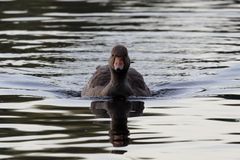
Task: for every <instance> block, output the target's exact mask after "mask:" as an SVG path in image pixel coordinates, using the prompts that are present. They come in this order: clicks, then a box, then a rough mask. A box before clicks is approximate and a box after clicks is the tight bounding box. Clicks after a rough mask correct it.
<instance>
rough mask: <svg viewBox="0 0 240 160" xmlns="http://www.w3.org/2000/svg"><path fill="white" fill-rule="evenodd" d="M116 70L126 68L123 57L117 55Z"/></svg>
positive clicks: (115, 60)
mask: <svg viewBox="0 0 240 160" xmlns="http://www.w3.org/2000/svg"><path fill="white" fill-rule="evenodd" d="M113 65H114V70H122V69H123V68H124V60H123V58H122V57H115V59H114V64H113Z"/></svg>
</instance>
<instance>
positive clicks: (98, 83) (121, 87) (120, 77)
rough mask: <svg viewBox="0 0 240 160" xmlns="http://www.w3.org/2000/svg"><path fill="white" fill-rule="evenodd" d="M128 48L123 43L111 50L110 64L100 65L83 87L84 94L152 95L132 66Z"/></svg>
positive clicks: (92, 95)
mask: <svg viewBox="0 0 240 160" xmlns="http://www.w3.org/2000/svg"><path fill="white" fill-rule="evenodd" d="M130 63H131V62H130V58H129V56H128V50H127V48H126V47H125V46H123V45H116V46H115V47H113V49H112V51H111V56H110V58H109V60H108V65H104V66H98V67H97V68H96V72H95V73H94V74H93V76H92V77H91V78H90V80H89V82H88V83H87V84H86V86H85V87H84V88H83V90H82V92H81V95H82V96H91V97H96V96H110V97H125V98H126V97H128V96H150V95H151V92H150V90H149V88H148V87H147V85H146V84H145V82H144V79H143V76H142V75H141V74H140V73H139V72H137V71H136V70H135V69H134V68H130Z"/></svg>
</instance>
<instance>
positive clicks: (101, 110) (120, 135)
mask: <svg viewBox="0 0 240 160" xmlns="http://www.w3.org/2000/svg"><path fill="white" fill-rule="evenodd" d="M143 110H144V102H142V101H127V100H115V99H113V100H109V101H94V102H92V103H91V111H92V113H94V114H95V115H96V117H97V118H109V117H110V118H111V123H110V131H109V136H110V141H111V143H112V144H113V146H114V147H122V146H127V145H128V144H129V142H130V139H129V137H128V136H129V134H130V132H129V130H128V126H127V121H128V117H136V116H141V115H142V113H143Z"/></svg>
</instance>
